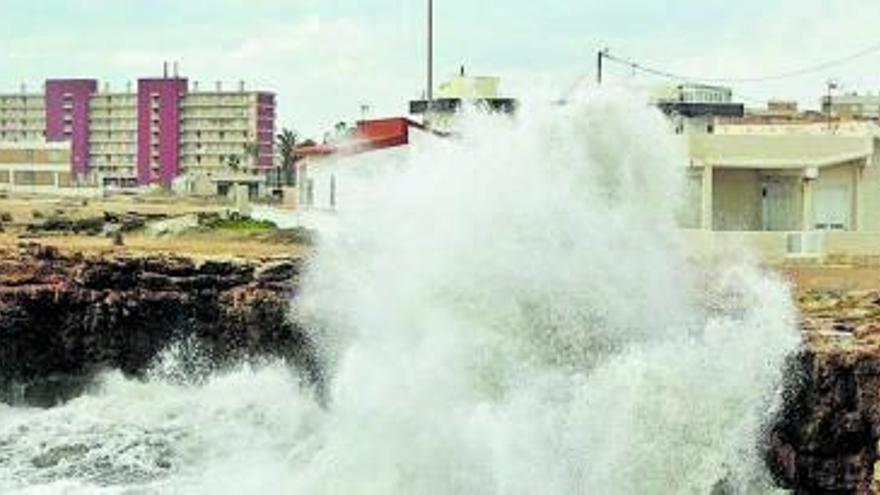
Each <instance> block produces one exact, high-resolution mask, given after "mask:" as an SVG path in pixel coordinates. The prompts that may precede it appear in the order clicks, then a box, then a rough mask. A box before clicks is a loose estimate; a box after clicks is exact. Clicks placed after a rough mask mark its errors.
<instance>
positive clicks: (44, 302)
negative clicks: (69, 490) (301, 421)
mask: <svg viewBox="0 0 880 495" xmlns="http://www.w3.org/2000/svg"><path fill="white" fill-rule="evenodd" d="M300 269H301V261H300V260H298V259H296V258H285V259H272V260H251V261H232V260H226V261H202V262H198V261H195V260H193V259H189V258H187V257H183V256H167V255H148V256H136V255H112V256H108V255H91V256H87V255H79V254H65V253H61V252H59V251H58V250H56V249H54V248H50V247H45V246H41V245H38V244H25V245H22V246H20V247H18V248H16V249H12V250H6V251H3V250H0V402H6V403H23V404H27V405H32V406H44V407H48V406H52V405H55V404H57V403H58V402H60V401H63V400H65V399H67V398H71V397H74V396H76V395H77V394H79V393H81V392H82V391H83V390H84V388H85V387H87V386H88V385H89V384H90V383H91V381H92V379H93V377H94V376H95V374H96V373H100V372H101V371H105V370H120V371H122V372H123V373H125V374H127V375H129V376H132V377H142V376H143V375H144V374H145V373H146V372H147V371H148V370H149V369H150V366H151V365H152V364H153V363H154V362H155V360H156V359H157V357H158V356H160V354H161V353H162V352H163V350H165V349H167V348H169V346H172V345H174V344H175V343H183V344H184V345H186V346H194V347H195V348H197V350H198V355H199V364H200V365H203V364H204V363H207V364H208V366H209V370H207V371H210V370H211V369H216V368H217V367H222V366H225V365H227V364H235V363H238V362H240V361H241V360H243V359H262V358H265V357H269V358H281V359H284V360H286V361H287V362H289V363H290V364H291V365H292V366H291V368H292V369H295V370H298V372H300V373H301V374H302V376H303V379H305V380H310V381H313V382H317V381H318V378H319V371H318V366H317V364H316V362H315V359H314V355H315V354H314V352H312V351H313V349H312V346H311V344H310V342H309V340H308V338H307V336H306V334H305V333H304V332H303V331H302V329H300V328H299V327H297V325H296V324H295V323H294V322H293V321H292V320H291V319H290V318H289V314H288V312H289V302H290V300H291V298H293V297H294V296H295V294H296V290H297V286H298V277H299V274H300ZM799 303H800V307H801V309H802V312H803V323H802V326H803V331H804V340H805V345H804V348H803V350H802V352H801V353H800V354H799V355H797V356H793V357H792V358H791V362H790V369H789V370H788V372H787V377H788V379H787V384H786V387H785V393H784V406H783V408H782V410H781V411H780V413H779V414H778V415H777V417H776V418H775V420H774V421H773V422H772V424H771V425H769V426H768V432H767V435H766V443H765V447H766V448H765V453H766V462H767V466H768V467H769V469H770V471H771V473H772V474H773V476H774V478H775V479H776V481H777V483H778V485H779V486H780V487H782V488H787V489H790V490H792V491H793V493H795V494H819V493H821V494H869V493H880V484H878V483H877V482H876V481H875V477H877V474H878V473H880V471H878V470H877V469H876V468H875V465H876V464H878V460H880V458H878V448H877V446H878V442H880V292H870V291H865V292H859V293H834V294H830V293H822V294H811V295H807V296H803V297H801V300H800V301H799Z"/></svg>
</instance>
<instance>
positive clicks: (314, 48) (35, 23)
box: [0, 0, 880, 136]
mask: <svg viewBox="0 0 880 495" xmlns="http://www.w3.org/2000/svg"><path fill="white" fill-rule="evenodd" d="M424 4H425V0H212V1H202V0H0V12H2V13H3V14H2V15H0V47H2V49H0V91H13V90H17V88H18V87H19V84H21V83H22V82H27V83H29V84H30V85H31V86H32V87H36V86H37V85H38V84H39V83H41V82H42V81H43V80H44V79H46V78H48V77H96V78H98V79H101V80H102V81H108V82H110V84H111V86H112V87H113V88H116V89H122V88H124V86H125V82H126V81H129V80H135V79H137V78H138V77H143V76H155V75H159V74H161V70H162V61H163V60H177V61H179V62H180V64H181V72H182V75H185V76H187V77H189V78H190V80H197V81H200V82H201V83H202V84H203V85H213V82H214V81H216V80H223V81H227V82H226V84H227V86H230V85H232V84H235V82H236V81H238V80H240V79H243V80H245V81H247V83H248V84H249V85H250V86H251V87H254V86H257V87H259V88H260V89H267V90H272V91H275V92H277V93H278V96H279V116H280V118H279V125H280V126H284V127H293V128H295V129H297V130H299V131H300V132H301V133H303V134H307V135H313V136H317V135H320V133H321V132H322V131H323V130H325V129H327V128H329V127H330V126H331V125H332V124H333V123H334V122H337V121H339V120H348V121H351V120H355V119H357V118H359V117H360V114H361V112H360V106H361V105H362V104H368V105H371V106H372V107H373V111H372V114H371V115H372V116H374V117H378V116H386V115H400V114H403V113H405V112H406V108H407V103H406V102H407V100H409V99H411V98H413V97H417V96H418V95H419V94H420V93H421V91H422V87H423V86H424V82H423V81H424V75H423V74H424V63H423V59H424V38H423V34H424ZM435 9H436V24H437V25H436V30H437V35H436V67H437V69H436V71H437V73H438V79H442V78H443V77H444V76H447V75H449V74H452V73H454V72H456V71H457V68H458V66H459V65H460V64H465V65H466V66H467V68H468V71H469V72H470V73H473V74H477V73H479V74H486V75H498V76H501V77H502V80H503V85H504V88H505V91H506V92H507V93H510V94H511V95H513V96H521V95H532V94H535V93H547V94H549V93H550V92H551V91H557V92H558V91H562V88H565V87H566V86H569V85H571V84H572V82H573V81H575V80H577V79H578V78H580V77H587V78H590V79H592V78H593V77H594V75H593V74H594V73H593V66H594V64H595V62H594V58H595V55H594V53H595V51H596V49H598V48H599V47H601V46H608V47H610V48H611V50H612V51H613V52H614V53H617V54H619V55H622V56H627V57H631V58H633V59H636V60H639V61H644V62H646V63H651V64H653V65H654V66H657V67H660V68H664V69H667V70H669V71H672V72H677V73H683V74H687V75H693V76H703V77H754V76H762V75H768V74H776V73H782V72H787V71H790V70H794V69H799V68H801V67H804V66H810V65H814V64H817V63H822V62H824V61H827V60H829V59H834V58H837V57H840V56H843V55H847V54H849V53H853V52H857V51H859V50H862V49H864V48H866V47H868V46H871V45H875V44H878V43H880V1H878V0H736V1H734V0H435ZM612 70H613V74H612V76H611V78H610V79H611V81H612V82H615V83H626V82H629V81H631V80H632V76H631V74H630V71H628V70H625V69H621V68H618V69H612ZM832 77H833V78H836V79H838V80H839V81H840V82H841V84H842V85H843V88H844V90H849V91H854V90H858V91H874V92H877V91H878V90H880V52H878V53H874V54H872V55H870V56H867V57H864V58H861V59H859V60H857V61H854V62H852V63H849V64H846V65H844V66H840V67H836V68H834V69H829V70H825V71H820V72H818V73H815V74H811V75H809V76H804V77H798V78H793V79H786V80H783V81H777V82H773V83H763V84H757V83H753V84H741V85H735V90H736V91H737V94H738V95H739V96H740V97H741V98H743V99H744V100H745V101H746V102H747V103H751V102H753V101H755V102H757V101H760V100H763V99H766V98H768V97H791V98H795V99H797V100H799V101H800V102H801V103H802V104H803V105H810V106H816V104H817V99H818V97H819V96H820V95H821V94H822V93H823V91H824V86H825V82H826V81H827V80H828V79H829V78H832ZM637 81H638V82H650V81H652V80H651V79H647V78H645V77H644V76H642V77H639V78H637ZM536 88H539V90H536ZM755 104H757V103H755Z"/></svg>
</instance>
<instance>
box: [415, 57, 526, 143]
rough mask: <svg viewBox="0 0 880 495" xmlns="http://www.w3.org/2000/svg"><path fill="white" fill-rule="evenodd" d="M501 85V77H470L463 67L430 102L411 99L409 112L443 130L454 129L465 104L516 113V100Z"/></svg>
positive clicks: (427, 123)
mask: <svg viewBox="0 0 880 495" xmlns="http://www.w3.org/2000/svg"><path fill="white" fill-rule="evenodd" d="M500 87H501V80H500V79H499V78H497V77H487V76H467V75H465V72H464V67H462V68H461V71H460V72H459V74H458V75H456V76H453V77H452V78H451V79H450V80H449V81H447V82H445V83H443V84H441V85H440V87H439V89H438V91H437V94H436V95H435V96H434V98H433V99H432V100H431V101H430V102H429V101H428V100H426V99H422V100H414V101H411V102H410V104H409V113H410V114H413V115H421V116H423V118H424V122H425V124H426V125H428V126H430V127H432V128H435V129H441V130H450V129H451V128H452V126H453V117H454V116H455V114H456V113H458V112H459V111H460V110H461V107H462V105H463V104H472V105H474V106H476V107H477V108H481V109H485V110H487V111H490V112H501V113H513V112H514V111H515V110H516V106H517V102H516V100H515V99H513V98H506V97H502V96H501V93H500Z"/></svg>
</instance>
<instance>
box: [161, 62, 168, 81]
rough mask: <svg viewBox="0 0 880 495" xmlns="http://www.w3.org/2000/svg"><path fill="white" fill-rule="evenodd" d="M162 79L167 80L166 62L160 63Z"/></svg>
mask: <svg viewBox="0 0 880 495" xmlns="http://www.w3.org/2000/svg"><path fill="white" fill-rule="evenodd" d="M162 78H163V79H168V62H162Z"/></svg>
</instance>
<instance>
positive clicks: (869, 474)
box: [767, 291, 880, 494]
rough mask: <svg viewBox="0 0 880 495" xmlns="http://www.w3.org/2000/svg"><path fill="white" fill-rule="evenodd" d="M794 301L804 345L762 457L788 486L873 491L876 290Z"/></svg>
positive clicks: (879, 428)
mask: <svg viewBox="0 0 880 495" xmlns="http://www.w3.org/2000/svg"><path fill="white" fill-rule="evenodd" d="M798 302H799V306H800V308H801V311H802V315H803V320H802V328H803V332H804V341H805V345H804V347H803V350H802V351H801V352H800V354H799V355H797V356H793V357H792V359H791V362H790V369H789V370H788V373H787V376H788V383H787V384H786V388H785V393H784V405H783V407H782V410H781V411H780V413H779V414H778V416H777V418H776V419H775V421H774V423H773V424H772V426H771V429H770V432H769V435H768V449H767V464H768V466H769V467H770V469H771V471H772V472H773V474H774V476H775V477H776V479H777V481H778V483H779V485H780V486H782V487H784V488H788V489H791V490H793V492H794V493H798V494H814V493H829V494H850V493H857V494H869V493H880V481H877V480H875V478H877V477H878V475H880V469H877V467H876V465H877V463H878V449H877V445H878V441H880V291H849V292H844V291H815V292H809V293H806V294H804V295H802V296H801V297H800V299H799V301H798Z"/></svg>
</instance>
